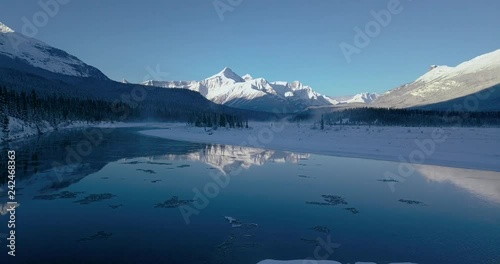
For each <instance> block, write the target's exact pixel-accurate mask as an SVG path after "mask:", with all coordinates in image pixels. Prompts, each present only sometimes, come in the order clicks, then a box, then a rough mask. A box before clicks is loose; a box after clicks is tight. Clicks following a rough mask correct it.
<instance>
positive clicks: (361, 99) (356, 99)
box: [334, 93, 380, 104]
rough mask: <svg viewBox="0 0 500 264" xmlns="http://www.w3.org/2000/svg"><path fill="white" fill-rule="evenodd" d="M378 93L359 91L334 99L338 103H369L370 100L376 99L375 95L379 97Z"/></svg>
mask: <svg viewBox="0 0 500 264" xmlns="http://www.w3.org/2000/svg"><path fill="white" fill-rule="evenodd" d="M379 96H380V95H378V94H376V93H359V94H356V95H354V96H346V97H347V98H346V97H344V98H342V99H340V100H339V99H335V98H334V99H335V100H337V101H338V102H339V104H355V103H358V104H370V103H371V102H373V101H374V100H375V99H377V97H379Z"/></svg>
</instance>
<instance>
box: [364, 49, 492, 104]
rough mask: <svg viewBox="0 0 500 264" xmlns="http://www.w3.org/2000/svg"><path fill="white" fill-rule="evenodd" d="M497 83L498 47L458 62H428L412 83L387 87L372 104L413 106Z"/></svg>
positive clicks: (444, 100)
mask: <svg viewBox="0 0 500 264" xmlns="http://www.w3.org/2000/svg"><path fill="white" fill-rule="evenodd" d="M498 84H500V49H499V50H496V51H493V52H490V53H487V54H484V55H481V56H478V57H476V58H474V59H472V60H470V61H466V62H464V63H461V64H460V65H458V66H455V67H450V66H436V65H432V66H431V67H430V69H429V71H428V72H427V73H426V74H424V75H423V76H421V77H420V78H418V79H417V80H415V81H414V82H412V83H409V84H405V85H403V86H400V87H398V88H396V89H393V90H390V91H388V92H386V93H385V94H383V95H382V96H380V97H379V98H377V99H376V100H375V101H374V103H373V104H374V105H375V106H383V107H397V108H405V107H416V106H424V105H432V104H436V103H441V102H446V101H450V100H453V99H458V98H462V97H465V96H468V95H471V94H474V93H477V92H480V91H482V90H485V89H488V88H492V87H494V86H496V85H498Z"/></svg>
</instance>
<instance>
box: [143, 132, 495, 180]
mask: <svg viewBox="0 0 500 264" xmlns="http://www.w3.org/2000/svg"><path fill="white" fill-rule="evenodd" d="M141 133H142V134H144V135H148V136H154V137H161V138H166V139H173V140H181V141H191V142H203V143H214V144H227V145H239V146H247V147H257V148H269V149H277V150H288V151H293V152H302V153H316V154H325V155H334V156H345V157H357V158H369V159H379V160H389V161H397V162H399V161H403V162H409V163H421V164H432V165H442V166H449V167H458V168H469V169H479V170H491V171H500V128H473V127H464V128H433V127H422V128H416V127H376V126H371V127H368V126H332V127H325V130H320V129H319V126H318V127H317V129H311V125H310V124H300V125H297V124H294V123H253V124H250V128H249V129H226V128H219V129H217V130H209V131H206V130H205V129H204V128H198V127H191V126H186V125H184V124H170V125H168V127H167V128H164V129H151V130H144V131H141Z"/></svg>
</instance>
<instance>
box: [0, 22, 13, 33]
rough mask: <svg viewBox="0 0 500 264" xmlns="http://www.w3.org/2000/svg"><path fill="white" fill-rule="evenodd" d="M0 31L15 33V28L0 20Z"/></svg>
mask: <svg viewBox="0 0 500 264" xmlns="http://www.w3.org/2000/svg"><path fill="white" fill-rule="evenodd" d="M0 33H14V30H12V29H11V28H10V27H8V26H6V25H5V24H3V23H2V22H0Z"/></svg>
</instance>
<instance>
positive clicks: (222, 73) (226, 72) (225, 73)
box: [207, 67, 245, 82]
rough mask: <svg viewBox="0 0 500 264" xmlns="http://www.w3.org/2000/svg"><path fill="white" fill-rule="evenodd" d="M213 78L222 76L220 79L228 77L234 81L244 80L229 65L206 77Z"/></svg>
mask: <svg viewBox="0 0 500 264" xmlns="http://www.w3.org/2000/svg"><path fill="white" fill-rule="evenodd" d="M215 78H222V79H230V80H233V81H235V82H244V81H245V80H243V78H241V77H240V76H239V75H238V74H236V73H235V72H233V70H231V69H230V68H229V67H225V68H224V69H223V70H222V71H220V72H219V73H217V74H216V75H213V76H210V77H208V78H207V80H208V79H215Z"/></svg>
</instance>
